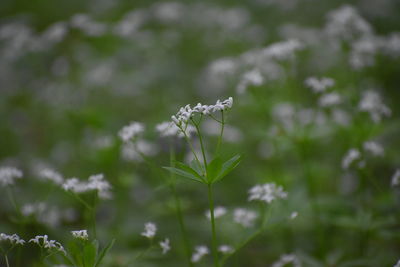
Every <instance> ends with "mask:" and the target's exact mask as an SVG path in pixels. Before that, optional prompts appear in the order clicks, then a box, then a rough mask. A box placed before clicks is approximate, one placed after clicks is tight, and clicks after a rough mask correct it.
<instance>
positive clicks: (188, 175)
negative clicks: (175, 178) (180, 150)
mask: <svg viewBox="0 0 400 267" xmlns="http://www.w3.org/2000/svg"><path fill="white" fill-rule="evenodd" d="M163 168H164V169H166V170H167V171H170V172H172V173H175V174H177V175H179V176H182V177H185V178H188V179H191V180H194V181H196V182H200V183H203V181H202V180H201V179H200V178H198V177H197V176H195V175H193V174H191V173H189V172H186V171H184V170H181V169H178V168H173V167H163Z"/></svg>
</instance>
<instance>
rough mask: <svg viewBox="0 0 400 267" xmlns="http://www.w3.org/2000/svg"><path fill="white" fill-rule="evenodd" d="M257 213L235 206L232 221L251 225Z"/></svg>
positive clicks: (246, 225)
mask: <svg viewBox="0 0 400 267" xmlns="http://www.w3.org/2000/svg"><path fill="white" fill-rule="evenodd" d="M257 217H258V214H257V212H255V211H252V210H248V209H244V208H236V209H235V210H234V211H233V220H234V222H236V223H238V224H241V225H242V226H243V227H246V228H247V227H252V226H253V225H254V221H255V220H256V219H257Z"/></svg>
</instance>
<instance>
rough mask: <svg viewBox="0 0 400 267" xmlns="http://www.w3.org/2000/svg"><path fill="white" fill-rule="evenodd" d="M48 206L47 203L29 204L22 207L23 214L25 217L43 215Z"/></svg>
mask: <svg viewBox="0 0 400 267" xmlns="http://www.w3.org/2000/svg"><path fill="white" fill-rule="evenodd" d="M47 208H48V207H47V205H46V203H45V202H39V203H28V204H25V205H23V206H22V208H21V213H22V214H23V215H24V216H30V215H32V214H41V213H43V212H44V211H45V210H46V209H47Z"/></svg>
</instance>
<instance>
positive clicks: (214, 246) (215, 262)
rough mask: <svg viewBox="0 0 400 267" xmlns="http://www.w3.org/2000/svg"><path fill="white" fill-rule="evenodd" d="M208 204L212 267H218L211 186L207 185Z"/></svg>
mask: <svg viewBox="0 0 400 267" xmlns="http://www.w3.org/2000/svg"><path fill="white" fill-rule="evenodd" d="M207 186H208V202H209V205H210V215H211V232H212V253H213V257H214V266H215V267H219V266H220V265H219V260H218V250H217V234H216V231H215V217H214V199H213V194H212V188H211V184H208V185H207Z"/></svg>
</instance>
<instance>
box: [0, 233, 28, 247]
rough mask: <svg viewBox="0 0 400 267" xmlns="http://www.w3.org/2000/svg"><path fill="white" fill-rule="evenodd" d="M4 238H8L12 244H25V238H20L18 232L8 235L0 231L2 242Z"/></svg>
mask: <svg viewBox="0 0 400 267" xmlns="http://www.w3.org/2000/svg"><path fill="white" fill-rule="evenodd" d="M3 240H8V241H9V242H10V243H11V244H12V245H23V244H25V240H23V239H22V238H20V237H19V236H18V235H17V234H12V235H7V234H4V233H0V242H1V241H3Z"/></svg>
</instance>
